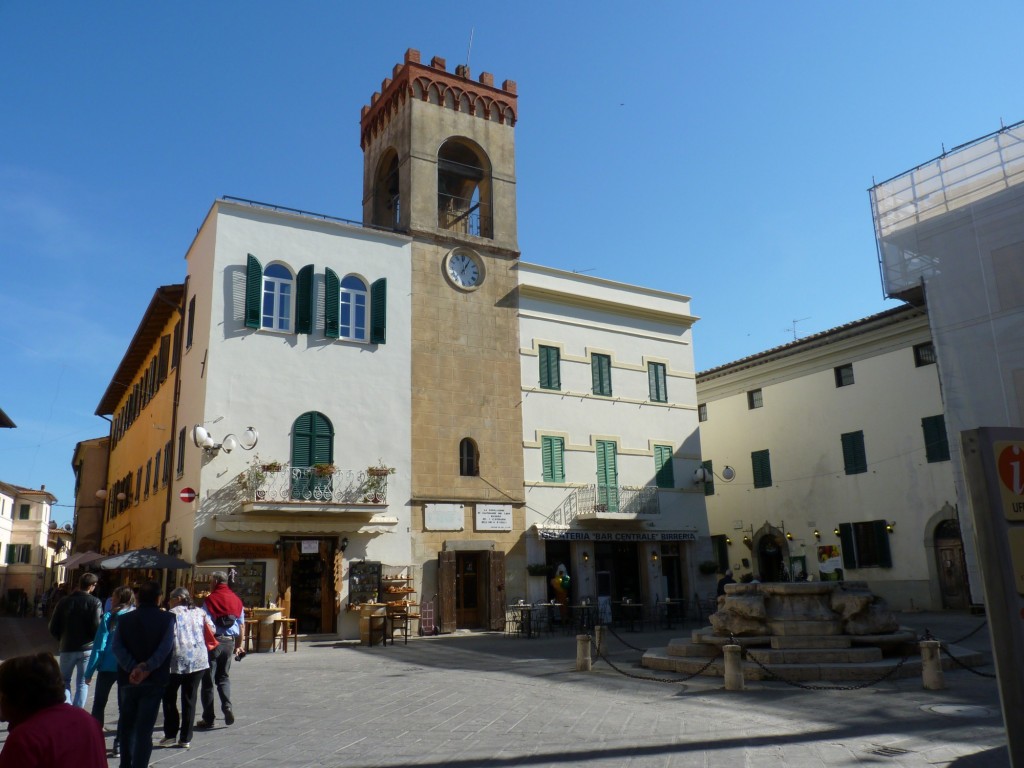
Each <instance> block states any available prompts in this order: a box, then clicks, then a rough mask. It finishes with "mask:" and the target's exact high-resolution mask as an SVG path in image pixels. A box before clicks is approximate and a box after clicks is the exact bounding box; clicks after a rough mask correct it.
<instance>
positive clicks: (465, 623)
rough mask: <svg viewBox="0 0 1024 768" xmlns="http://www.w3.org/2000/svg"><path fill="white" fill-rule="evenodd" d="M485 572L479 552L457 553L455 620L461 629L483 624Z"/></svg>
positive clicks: (473, 627)
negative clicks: (482, 570) (482, 571)
mask: <svg viewBox="0 0 1024 768" xmlns="http://www.w3.org/2000/svg"><path fill="white" fill-rule="evenodd" d="M484 582H485V574H483V573H481V572H480V553H479V552H456V553H455V621H456V625H457V626H458V627H459V628H460V629H463V628H465V629H475V628H476V627H479V626H480V625H481V618H482V617H481V613H482V610H481V609H482V608H483V604H484V603H485V601H484V600H483V599H482V597H483V593H484V586H485V583H484Z"/></svg>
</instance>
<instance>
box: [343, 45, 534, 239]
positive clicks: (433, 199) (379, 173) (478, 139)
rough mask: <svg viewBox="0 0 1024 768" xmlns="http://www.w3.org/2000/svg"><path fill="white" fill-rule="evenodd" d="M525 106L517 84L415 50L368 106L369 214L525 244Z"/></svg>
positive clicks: (364, 126)
mask: <svg viewBox="0 0 1024 768" xmlns="http://www.w3.org/2000/svg"><path fill="white" fill-rule="evenodd" d="M516 108H517V96H516V84H515V82H513V81H511V80H506V81H504V82H503V83H502V85H501V87H500V88H498V87H496V86H495V85H494V77H493V75H491V74H490V73H487V72H483V73H481V75H480V77H479V79H478V80H472V79H470V72H469V68H468V67H466V66H462V65H460V66H457V67H456V68H455V72H454V73H450V72H448V70H447V67H446V64H445V60H444V59H441V58H438V57H436V56H435V57H434V58H433V59H431V61H430V65H429V66H426V65H424V64H421V63H420V54H419V51H416V50H413V49H410V50H408V51H406V53H405V60H404V62H403V63H402V64H398V65H396V66H395V68H394V71H393V72H392V77H390V78H387V79H385V80H384V82H383V83H382V84H381V90H380V92H379V93H375V94H373V97H372V99H371V101H370V104H369V106H365V107H363V111H362V116H361V120H360V124H361V131H362V134H361V144H362V148H363V152H364V169H363V220H364V222H366V223H369V224H373V225H375V226H380V227H387V228H393V229H399V230H402V231H406V232H409V233H411V234H413V235H414V236H417V235H420V236H429V237H430V238H431V239H432V240H434V241H437V240H438V239H439V238H440V239H449V238H454V239H457V240H463V241H468V242H477V243H479V244H480V245H482V246H484V247H488V246H490V247H496V248H498V249H501V250H505V251H513V252H514V251H517V250H518V246H517V235H516V200H515V138H514V133H513V126H514V125H515V121H516ZM486 241H490V242H489V243H488V242H486Z"/></svg>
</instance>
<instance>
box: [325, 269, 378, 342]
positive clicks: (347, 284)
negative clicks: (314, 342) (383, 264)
mask: <svg viewBox="0 0 1024 768" xmlns="http://www.w3.org/2000/svg"><path fill="white" fill-rule="evenodd" d="M387 326H388V280H387V278H386V277H382V278H380V279H378V280H374V281H373V283H372V284H371V285H370V288H369V290H367V288H366V283H365V282H363V279H362V278H360V277H358V276H356V275H345V278H344V279H339V278H338V275H337V273H336V272H335V271H334V270H333V269H331V268H329V267H328V268H327V269H325V270H324V333H325V335H326V336H327V338H329V339H347V340H349V341H359V342H364V343H365V342H367V341H369V342H370V343H371V344H383V343H385V341H387Z"/></svg>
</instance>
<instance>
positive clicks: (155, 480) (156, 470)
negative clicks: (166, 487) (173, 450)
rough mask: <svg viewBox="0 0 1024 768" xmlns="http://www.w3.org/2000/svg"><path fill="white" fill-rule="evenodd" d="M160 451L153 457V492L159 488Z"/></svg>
mask: <svg viewBox="0 0 1024 768" xmlns="http://www.w3.org/2000/svg"><path fill="white" fill-rule="evenodd" d="M162 453H163V452H162V451H157V452H156V457H155V458H154V459H153V493H156V492H157V490H158V489H159V488H160V456H161V454H162Z"/></svg>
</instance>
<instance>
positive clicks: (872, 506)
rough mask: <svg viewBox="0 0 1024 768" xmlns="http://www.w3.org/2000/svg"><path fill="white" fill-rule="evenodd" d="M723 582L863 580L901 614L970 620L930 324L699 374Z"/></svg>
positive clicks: (905, 315) (835, 338)
mask: <svg viewBox="0 0 1024 768" xmlns="http://www.w3.org/2000/svg"><path fill="white" fill-rule="evenodd" d="M697 393H698V399H699V401H700V405H699V408H700V419H701V424H700V432H701V445H702V451H703V456H704V460H705V462H704V467H705V468H706V469H707V471H708V474H707V476H706V477H707V481H706V483H705V484H704V487H705V492H706V493H707V510H708V518H709V525H710V527H711V533H712V535H713V537H714V542H715V547H716V558H717V559H718V561H719V563H720V567H721V569H722V570H724V569H725V568H727V567H729V568H732V570H733V572H734V574H735V576H736V577H737V578H740V577H742V576H744V575H747V577H748V578H749V577H753V578H757V579H759V580H761V581H773V580H779V579H793V578H797V577H800V574H801V573H803V574H806V575H807V577H808V578H811V579H834V578H835V579H838V578H846V579H857V580H864V581H867V582H868V584H869V585H870V586H871V588H872V589H873V590H874V591H875V592H876V593H877V594H880V595H882V596H883V597H885V598H887V599H888V601H889V602H890V604H891V605H892V606H893V607H896V608H900V609H912V608H921V609H938V608H942V607H957V608H965V607H967V604H968V595H969V593H968V584H967V576H966V569H965V565H964V552H963V543H962V541H961V536H960V531H959V522H958V514H957V503H956V489H955V487H954V483H953V474H952V469H951V462H950V456H951V450H950V444H949V442H948V440H947V439H946V430H945V419H944V408H943V400H942V391H941V388H940V386H939V378H938V372H937V369H936V365H935V350H934V346H933V344H932V337H931V333H930V330H929V327H928V317H927V314H926V312H925V311H924V310H923V309H920V308H914V307H911V306H902V307H898V308H896V309H893V310H889V311H887V312H883V313H880V314H877V315H873V316H871V317H867V318H864V319H862V320H859V321H856V322H853V323H849V324H847V325H844V326H841V327H839V328H834V329H832V330H829V331H825V332H823V333H819V334H816V335H814V336H809V337H806V338H804V339H800V340H799V341H796V342H793V343H792V344H787V345H785V346H783V347H779V348H776V349H772V350H768V351H767V352H763V353H760V354H758V355H753V356H751V357H747V358H744V359H742V360H738V361H735V362H733V363H729V364H727V365H723V366H719V367H717V368H714V369H711V370H709V371H704V372H702V373H700V374H699V375H698V377H697Z"/></svg>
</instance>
